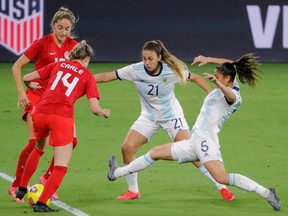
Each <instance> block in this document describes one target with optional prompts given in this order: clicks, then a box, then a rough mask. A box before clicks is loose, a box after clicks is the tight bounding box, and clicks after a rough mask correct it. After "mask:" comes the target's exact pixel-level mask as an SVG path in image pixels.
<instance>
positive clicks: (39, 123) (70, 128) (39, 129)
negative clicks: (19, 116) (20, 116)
mask: <svg viewBox="0 0 288 216" xmlns="http://www.w3.org/2000/svg"><path fill="white" fill-rule="evenodd" d="M32 120H33V129H34V136H35V138H36V139H37V140H43V139H45V138H47V137H48V136H50V139H49V145H51V146H64V145H67V144H69V143H72V142H73V132H74V119H73V118H66V117H62V116H59V115H55V114H44V113H33V114H32Z"/></svg>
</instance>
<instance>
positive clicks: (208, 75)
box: [203, 73, 218, 84]
mask: <svg viewBox="0 0 288 216" xmlns="http://www.w3.org/2000/svg"><path fill="white" fill-rule="evenodd" d="M203 75H204V77H205V78H207V79H209V80H210V81H211V82H213V83H215V84H217V83H216V82H217V81H218V80H217V78H216V77H215V76H214V75H212V74H209V73H203Z"/></svg>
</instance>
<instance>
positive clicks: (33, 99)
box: [22, 94, 41, 122]
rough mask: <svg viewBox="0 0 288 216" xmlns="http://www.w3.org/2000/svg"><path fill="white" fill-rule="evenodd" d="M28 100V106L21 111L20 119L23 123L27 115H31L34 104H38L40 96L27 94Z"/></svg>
mask: <svg viewBox="0 0 288 216" xmlns="http://www.w3.org/2000/svg"><path fill="white" fill-rule="evenodd" d="M27 97H28V99H29V100H30V106H29V107H27V108H25V109H24V111H23V115H22V119H23V121H25V122H26V121H27V119H26V118H27V114H28V113H31V112H32V110H33V108H34V106H35V105H36V103H38V101H39V99H40V97H41V96H39V95H36V94H27Z"/></svg>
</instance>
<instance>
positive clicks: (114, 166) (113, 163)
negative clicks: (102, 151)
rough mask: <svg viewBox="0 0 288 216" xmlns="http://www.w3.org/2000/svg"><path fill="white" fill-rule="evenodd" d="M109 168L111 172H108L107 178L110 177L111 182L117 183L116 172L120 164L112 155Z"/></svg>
mask: <svg viewBox="0 0 288 216" xmlns="http://www.w3.org/2000/svg"><path fill="white" fill-rule="evenodd" d="M109 168H110V170H109V172H108V175H107V177H108V179H109V181H115V180H116V179H117V178H116V176H115V175H114V172H115V170H116V169H117V168H118V163H117V159H116V157H115V156H114V155H112V156H111V157H110V158H109Z"/></svg>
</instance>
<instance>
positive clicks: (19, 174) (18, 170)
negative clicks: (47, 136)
mask: <svg viewBox="0 0 288 216" xmlns="http://www.w3.org/2000/svg"><path fill="white" fill-rule="evenodd" d="M35 144H36V140H35V139H30V140H29V142H28V143H27V145H26V146H25V147H24V149H23V150H22V151H21V153H20V155H19V158H18V163H17V167H16V172H15V180H14V181H13V183H12V187H19V185H20V182H21V179H22V175H23V171H24V167H25V164H26V161H27V158H28V157H29V155H30V153H31V152H32V150H33V148H34V147H35Z"/></svg>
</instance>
